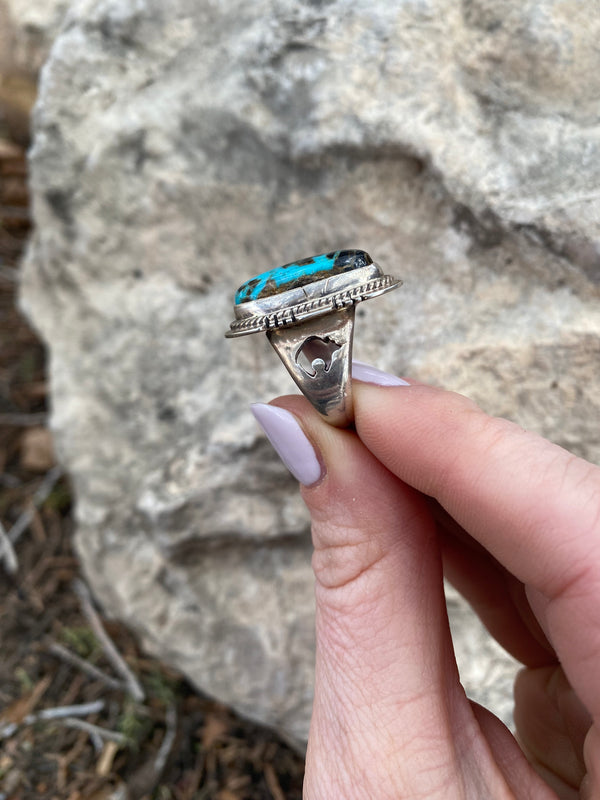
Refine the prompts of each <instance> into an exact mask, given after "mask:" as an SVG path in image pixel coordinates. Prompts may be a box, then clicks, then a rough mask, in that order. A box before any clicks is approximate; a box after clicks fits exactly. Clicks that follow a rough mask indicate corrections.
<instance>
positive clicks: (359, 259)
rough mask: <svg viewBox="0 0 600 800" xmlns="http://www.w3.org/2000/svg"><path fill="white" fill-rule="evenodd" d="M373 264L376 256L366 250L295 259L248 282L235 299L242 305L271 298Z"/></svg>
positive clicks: (344, 251) (334, 252) (241, 287)
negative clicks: (373, 257)
mask: <svg viewBox="0 0 600 800" xmlns="http://www.w3.org/2000/svg"><path fill="white" fill-rule="evenodd" d="M372 263H373V259H372V258H371V256H370V255H369V254H368V253H365V251H364V250H334V251H333V252H331V253H323V254H322V255H319V256H312V257H311V258H303V259H302V260H301V261H292V262H291V263H289V264H284V265H283V266H282V267H276V268H275V269H270V270H267V272H263V273H261V274H260V275H257V276H256V278H252V279H251V280H249V281H246V283H244V284H243V285H242V286H240V288H239V289H238V290H237V292H236V295H235V302H236V305H239V304H240V303H247V302H249V301H250V300H260V299H261V298H263V297H271V296H272V295H274V294H280V293H281V292H285V291H287V290H288V289H298V288H299V287H301V286H306V284H308V283H313V282H314V281H318V280H321V278H329V277H331V276H332V275H338V274H339V273H340V272H350V271H351V270H353V269H359V268H360V267H366V266H367V265H368V264H372Z"/></svg>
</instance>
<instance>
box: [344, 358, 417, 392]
mask: <svg viewBox="0 0 600 800" xmlns="http://www.w3.org/2000/svg"><path fill="white" fill-rule="evenodd" d="M352 377H353V378H355V379H356V380H357V381H364V382H365V383H374V384H375V385H376V386H410V383H408V381H404V380H402V378H398V377H397V376H396V375H390V373H389V372H384V371H383V370H381V369H377V367H372V366H371V365H370V364H365V363H364V361H353V362H352Z"/></svg>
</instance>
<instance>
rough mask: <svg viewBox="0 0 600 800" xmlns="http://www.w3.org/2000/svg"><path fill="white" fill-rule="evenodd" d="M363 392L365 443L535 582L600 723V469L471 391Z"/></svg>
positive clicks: (545, 619) (367, 387)
mask: <svg viewBox="0 0 600 800" xmlns="http://www.w3.org/2000/svg"><path fill="white" fill-rule="evenodd" d="M353 386H354V389H353V392H354V404H355V415H356V429H357V432H358V435H359V436H360V438H361V439H362V441H363V442H364V443H365V445H366V446H367V447H368V448H369V450H371V452H372V453H373V454H374V455H375V456H376V457H377V458H378V459H379V460H380V461H381V462H382V463H383V464H384V465H385V466H386V467H387V468H388V469H389V470H390V471H391V472H393V473H394V474H395V475H397V476H398V477H399V478H401V479H402V480H403V481H405V482H406V483H408V484H410V485H411V486H413V487H415V488H416V489H418V490H419V491H421V492H423V493H424V494H426V495H430V496H432V497H435V498H436V499H437V500H438V501H439V502H440V503H441V505H442V506H443V507H444V508H445V509H446V511H448V513H449V514H451V516H452V517H453V518H454V519H455V520H456V521H457V522H458V523H459V524H460V525H462V526H463V527H464V528H465V529H466V530H467V531H468V532H469V533H470V534H471V535H472V536H473V537H474V538H475V539H477V540H478V541H479V542H480V543H481V544H482V545H483V546H484V547H485V548H486V549H487V550H488V551H489V552H490V553H491V554H492V555H493V556H494V557H495V558H496V559H498V561H500V563H501V564H503V565H504V566H505V567H506V568H507V569H508V570H510V572H511V573H512V574H514V575H515V576H516V577H517V578H518V579H519V580H521V581H522V582H523V583H525V584H526V585H527V586H528V587H529V591H530V599H531V601H532V604H533V606H534V610H535V611H536V612H537V613H538V614H539V616H540V617H541V618H542V619H541V622H542V623H543V625H544V628H545V630H546V632H547V634H548V636H549V638H550V640H551V641H552V644H553V646H554V648H555V649H556V652H557V655H558V656H559V658H560V659H561V662H562V664H563V666H564V668H565V671H566V673H567V675H568V676H569V678H570V680H571V682H572V684H573V686H574V688H575V689H576V691H577V692H578V694H579V696H580V698H581V699H582V701H583V702H584V703H585V704H586V705H587V707H588V709H589V710H590V712H591V713H592V714H593V715H594V716H595V717H596V718H597V719H598V718H600V685H599V681H598V674H599V669H598V668H599V666H600V469H599V468H598V467H595V466H593V465H592V464H589V463H588V462H586V461H584V460H582V459H579V458H576V457H575V456H574V455H572V454H571V453H568V452H567V451H566V450H563V449H562V448H560V447H558V446H557V445H554V444H552V443H550V442H548V441H546V440H545V439H542V438H541V437H539V436H537V435H535V434H532V433H529V432H527V431H524V430H523V429H522V428H520V427H519V426H517V425H515V424H514V423H511V422H509V421H507V420H504V419H498V418H494V417H490V416H488V415H487V414H485V413H484V412H483V411H481V409H479V408H478V407H477V406H476V405H475V404H474V403H472V402H471V401H470V400H468V399H467V398H465V397H462V396H461V395H457V394H454V393H451V392H446V391H443V390H441V389H434V388H432V387H429V386H422V385H413V386H396V387H393V386H388V387H385V388H382V387H378V386H374V385H372V384H370V383H369V384H368V383H362V382H357V383H355V384H354V385H353Z"/></svg>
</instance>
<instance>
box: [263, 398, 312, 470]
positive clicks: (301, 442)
mask: <svg viewBox="0 0 600 800" xmlns="http://www.w3.org/2000/svg"><path fill="white" fill-rule="evenodd" d="M251 408H252V413H253V414H254V418H255V419H256V421H257V422H258V424H259V425H260V427H261V428H262V429H263V431H264V432H265V434H266V436H267V438H268V440H269V441H270V442H271V444H272V445H273V447H274V448H275V450H276V452H277V454H278V456H279V458H280V459H281V460H282V461H283V463H284V464H285V465H286V467H287V468H288V469H289V471H290V472H291V473H292V475H293V476H294V478H296V480H298V481H300V483H301V484H303V485H304V486H310V485H311V484H313V483H316V482H317V481H318V480H319V478H320V477H321V475H322V473H323V469H322V467H321V463H320V462H319V459H318V457H317V454H316V452H315V449H314V447H313V446H312V444H311V443H310V442H309V440H308V439H307V437H306V434H305V433H304V431H303V430H302V428H301V427H300V425H299V424H298V420H297V419H296V417H295V416H294V415H293V414H290V412H289V411H286V410H285V409H283V408H278V406H270V405H267V404H265V403H253V404H252V406H251Z"/></svg>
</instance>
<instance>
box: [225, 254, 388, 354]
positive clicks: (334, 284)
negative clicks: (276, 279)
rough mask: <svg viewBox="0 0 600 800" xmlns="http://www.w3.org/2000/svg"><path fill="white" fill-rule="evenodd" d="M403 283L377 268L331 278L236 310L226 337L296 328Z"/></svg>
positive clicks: (237, 307)
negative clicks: (298, 325) (307, 321)
mask: <svg viewBox="0 0 600 800" xmlns="http://www.w3.org/2000/svg"><path fill="white" fill-rule="evenodd" d="M401 284H402V281H401V280H399V279H398V278H394V277H392V276H391V275H384V274H383V271H382V269H381V267H380V266H379V265H378V264H375V263H373V264H368V265H367V266H366V267H359V269H355V270H352V271H351V272H343V273H340V274H339V275H332V276H331V277H329V278H322V279H321V280H318V281H314V282H313V283H309V284H307V285H306V286H302V287H300V288H296V289H288V290H287V291H285V292H281V293H280V294H276V295H272V296H271V297H265V298H262V299H261V300H252V301H249V302H247V303H240V304H238V305H236V306H235V308H234V312H235V316H236V319H235V320H234V321H233V322H232V323H231V325H230V330H229V331H227V333H226V334H225V336H226V337H227V338H233V337H235V336H247V335H248V334H250V333H260V332H261V331H267V330H270V329H274V328H285V327H290V326H292V325H297V324H299V323H301V322H304V321H305V320H308V319H312V318H314V317H318V316H321V315H323V314H328V313H330V312H331V311H334V310H336V309H340V308H344V307H347V306H350V305H354V304H356V303H360V302H361V301H363V300H368V299H370V298H371V297H377V296H378V295H380V294H384V293H385V292H389V291H391V290H392V289H395V288H396V287H398V286H400V285H401Z"/></svg>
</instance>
